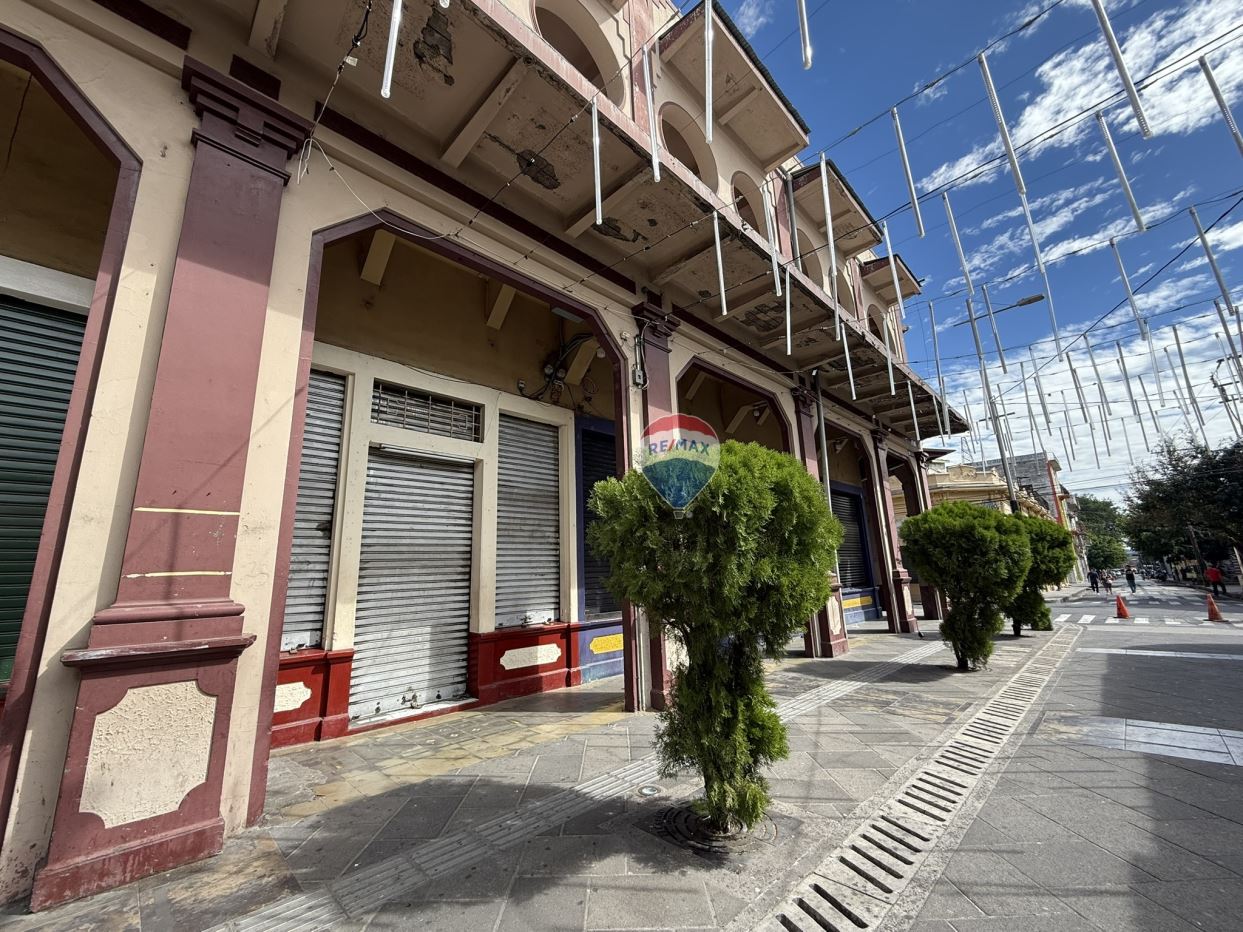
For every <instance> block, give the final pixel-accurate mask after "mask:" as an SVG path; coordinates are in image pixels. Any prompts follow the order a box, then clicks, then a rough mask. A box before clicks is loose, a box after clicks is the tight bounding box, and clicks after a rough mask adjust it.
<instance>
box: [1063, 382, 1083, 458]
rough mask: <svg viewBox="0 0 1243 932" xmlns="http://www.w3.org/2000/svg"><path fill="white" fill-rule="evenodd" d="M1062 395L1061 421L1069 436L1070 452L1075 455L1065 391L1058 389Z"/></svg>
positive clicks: (1073, 433) (1072, 431) (1073, 431)
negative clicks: (1064, 422)
mask: <svg viewBox="0 0 1243 932" xmlns="http://www.w3.org/2000/svg"><path fill="white" fill-rule="evenodd" d="M1058 390H1059V391H1060V392H1061V393H1062V419H1063V420H1065V421H1066V433H1067V434H1069V435H1070V451H1071V453H1072V455H1073V454H1074V453H1077V452H1078V450H1076V448H1075V429H1074V428H1073V427H1072V426H1071V424H1070V405H1069V404H1068V403H1067V401H1066V389H1064V388H1062V389H1058Z"/></svg>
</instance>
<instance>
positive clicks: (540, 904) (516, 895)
mask: <svg viewBox="0 0 1243 932" xmlns="http://www.w3.org/2000/svg"><path fill="white" fill-rule="evenodd" d="M587 891H588V887H587V884H586V881H575V880H565V881H561V882H559V883H550V882H549V881H548V879H547V878H543V877H519V878H517V879H516V880H514V882H513V885H512V886H511V887H510V890H509V897H508V899H507V900H506V901H505V910H504V912H503V913H501V918H500V922H499V923H498V924H497V926H496V932H582V929H583V913H584V909H585V908H586V905H587V897H588V893H587Z"/></svg>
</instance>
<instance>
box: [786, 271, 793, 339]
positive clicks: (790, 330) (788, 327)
mask: <svg viewBox="0 0 1243 932" xmlns="http://www.w3.org/2000/svg"><path fill="white" fill-rule="evenodd" d="M786 355H787V356H793V355H794V333H793V327H792V326H791V322H790V267H789V266H788V265H787V266H786Z"/></svg>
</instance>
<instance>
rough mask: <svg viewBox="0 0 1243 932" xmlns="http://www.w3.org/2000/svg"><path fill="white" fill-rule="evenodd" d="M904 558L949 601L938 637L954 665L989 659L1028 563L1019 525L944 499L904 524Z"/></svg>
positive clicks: (964, 666) (965, 667)
mask: <svg viewBox="0 0 1243 932" xmlns="http://www.w3.org/2000/svg"><path fill="white" fill-rule="evenodd" d="M901 535H902V541H903V543H904V544H905V546H904V547H903V549H902V553H903V556H904V557H905V558H906V559H907V560H908V561H910V563H911V565H912V566H913V567H914V568H915V571H916V572H917V573H918V574H919V578H920V580H921V581H922V582H926V583H927V584H929V585H932V586H936V587H937V588H939V589H940V590H941V591H942V592H944V593H945V596H946V598H947V599H948V600H949V614H948V615H947V616H946V618H945V620H944V621H943V622H941V637H943V638H944V639H945V640H946V641H948V642H949V644H950V646H951V647H953V649H954V657H955V659H956V660H957V661H958V669H960V670H972V669H976V668H978V667H981V666H984V665H986V664H987V663H988V658H989V656H990V655H991V654H992V652H993V637H994V635H996V634H998V633H1000V631H1001V629H1002V626H1003V624H1004V620H1003V619H1002V616H1001V612H1002V609H1004V608H1006V607H1008V606H1009V605H1010V603H1011V602H1012V601H1013V600H1014V597H1015V596H1016V595H1017V594H1018V591H1019V589H1020V588H1021V587H1022V585H1023V582H1024V580H1025V579H1026V578H1027V570H1028V567H1029V566H1030V565H1031V559H1032V555H1031V546H1030V544H1028V541H1027V534H1026V533H1025V532H1024V530H1023V527H1022V526H1021V525H1020V524H1019V523H1018V522H1017V521H1014V520H1011V519H1010V518H1009V516H1007V515H1003V514H1002V513H1001V512H999V511H996V510H995V509H992V508H985V507H984V506H983V505H973V504H971V503H969V502H946V503H944V504H941V505H937V506H936V507H935V508H930V509H928V510H927V511H925V512H922V513H921V514H918V515H914V516H913V517H910V518H907V519H906V520H905V521H903V522H902V530H901Z"/></svg>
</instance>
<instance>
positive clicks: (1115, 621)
mask: <svg viewBox="0 0 1243 932" xmlns="http://www.w3.org/2000/svg"><path fill="white" fill-rule="evenodd" d="M1105 624H1107V625H1116V624H1118V619H1117V618H1106V619H1105Z"/></svg>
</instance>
